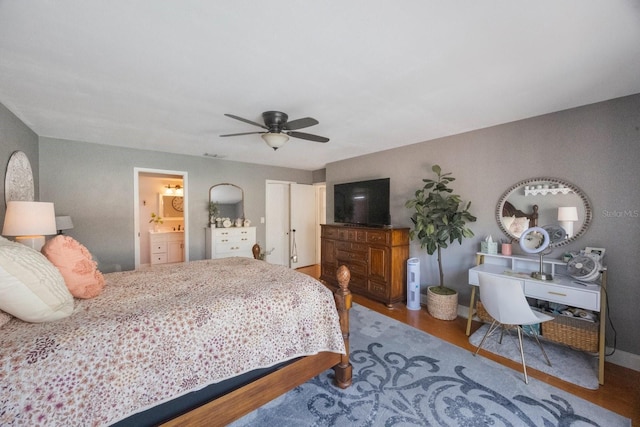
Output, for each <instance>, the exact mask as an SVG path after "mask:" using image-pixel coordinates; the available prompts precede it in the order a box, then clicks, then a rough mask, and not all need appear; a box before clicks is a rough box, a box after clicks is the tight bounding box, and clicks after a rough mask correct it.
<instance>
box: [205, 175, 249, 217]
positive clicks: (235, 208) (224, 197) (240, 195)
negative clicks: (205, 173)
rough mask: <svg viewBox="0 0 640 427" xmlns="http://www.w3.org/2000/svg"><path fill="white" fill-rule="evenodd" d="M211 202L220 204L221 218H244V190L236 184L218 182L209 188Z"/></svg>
mask: <svg viewBox="0 0 640 427" xmlns="http://www.w3.org/2000/svg"><path fill="white" fill-rule="evenodd" d="M209 202H213V203H215V204H216V205H217V206H218V217H220V218H231V219H232V220H233V219H236V218H244V191H243V190H242V188H240V187H238V186H237V185H234V184H228V183H223V184H216V185H214V186H212V187H211V188H209Z"/></svg>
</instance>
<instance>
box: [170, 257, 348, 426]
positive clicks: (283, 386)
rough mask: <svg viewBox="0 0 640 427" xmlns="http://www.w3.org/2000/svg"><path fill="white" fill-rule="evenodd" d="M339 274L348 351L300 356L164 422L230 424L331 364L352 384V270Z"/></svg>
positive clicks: (340, 379) (339, 379) (342, 383)
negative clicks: (350, 282)
mask: <svg viewBox="0 0 640 427" xmlns="http://www.w3.org/2000/svg"><path fill="white" fill-rule="evenodd" d="M259 254H260V248H259V247H258V248H257V250H256V246H254V249H253V255H254V258H258V255H259ZM336 277H337V279H338V285H339V287H338V289H336V291H335V292H334V299H335V303H336V309H337V310H338V316H339V317H340V329H341V330H342V336H343V338H344V344H345V348H346V354H337V353H329V352H322V353H319V354H317V355H314V356H306V357H303V358H300V359H297V360H296V361H294V362H293V363H290V364H288V365H286V366H284V367H282V368H281V369H279V370H277V371H274V372H272V373H270V374H268V375H266V376H264V377H261V378H259V379H257V380H255V381H253V382H251V383H249V384H247V385H245V386H243V387H240V388H238V389H236V390H234V391H232V392H230V393H228V394H225V395H224V396H221V397H219V398H217V399H215V400H212V401H210V402H209V403H206V404H204V405H202V406H200V407H198V408H195V409H193V410H192V411H190V412H187V413H186V414H184V415H181V416H179V417H177V418H174V419H172V420H170V421H168V422H166V423H164V424H162V425H163V426H166V427H169V426H176V427H177V426H217V425H221V426H222V425H227V424H229V423H231V422H232V421H235V420H237V419H239V418H241V417H242V416H244V415H246V414H248V413H249V412H251V411H253V410H255V409H258V408H259V407H260V406H262V405H264V404H266V403H268V402H270V401H271V400H273V399H275V398H276V397H278V396H280V395H282V394H284V393H286V392H287V391H289V390H292V389H293V388H295V387H297V386H299V385H301V384H304V383H305V382H307V381H309V380H310V379H311V378H313V377H315V376H316V375H318V374H320V373H322V372H324V371H326V370H327V369H330V368H333V370H334V372H335V379H334V383H335V385H337V386H338V387H340V388H347V387H349V386H350V385H351V377H352V366H351V363H350V362H349V310H350V309H351V291H349V280H350V278H351V273H350V272H349V269H348V268H347V267H346V266H344V265H343V266H340V268H338V271H337V273H336Z"/></svg>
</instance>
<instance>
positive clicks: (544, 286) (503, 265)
mask: <svg viewBox="0 0 640 427" xmlns="http://www.w3.org/2000/svg"><path fill="white" fill-rule="evenodd" d="M476 264H477V265H476V266H475V267H473V268H471V269H470V270H469V285H471V286H473V287H472V290H471V301H470V303H469V317H468V319H467V330H466V334H467V336H468V335H470V333H471V321H472V319H473V316H474V314H475V303H476V289H477V286H478V272H486V273H488V274H492V275H496V276H506V277H510V278H512V279H518V280H520V283H521V286H522V289H523V290H524V294H525V295H526V296H527V297H531V298H537V299H539V300H543V301H549V302H555V303H560V304H564V305H567V306H571V307H579V308H583V309H586V310H592V311H595V312H599V313H600V325H599V337H598V365H599V366H598V381H599V382H600V384H604V354H605V353H604V352H605V339H604V338H605V321H604V320H605V317H606V304H605V292H602V289H601V286H600V285H598V284H593V285H587V286H585V285H581V284H578V283H576V281H575V280H574V279H573V278H571V277H570V276H569V275H567V274H566V267H565V263H564V262H562V261H561V260H556V259H544V271H545V272H548V273H551V274H552V275H553V280H546V281H543V280H537V279H534V278H532V277H531V272H532V271H538V270H539V267H540V258H539V257H537V256H536V257H526V256H505V255H489V254H486V253H478V254H477V255H476ZM602 288H604V289H605V291H606V269H604V270H603V274H602Z"/></svg>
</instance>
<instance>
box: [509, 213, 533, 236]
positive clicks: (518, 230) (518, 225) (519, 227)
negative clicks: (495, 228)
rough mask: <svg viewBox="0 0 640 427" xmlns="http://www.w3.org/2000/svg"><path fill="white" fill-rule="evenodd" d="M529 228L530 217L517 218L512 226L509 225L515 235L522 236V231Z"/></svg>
mask: <svg viewBox="0 0 640 427" xmlns="http://www.w3.org/2000/svg"><path fill="white" fill-rule="evenodd" d="M528 228H529V218H527V217H522V218H515V219H514V220H513V222H512V223H511V227H509V231H510V232H511V233H513V235H514V236H516V237H520V236H521V235H522V233H524V232H525V230H527V229H528Z"/></svg>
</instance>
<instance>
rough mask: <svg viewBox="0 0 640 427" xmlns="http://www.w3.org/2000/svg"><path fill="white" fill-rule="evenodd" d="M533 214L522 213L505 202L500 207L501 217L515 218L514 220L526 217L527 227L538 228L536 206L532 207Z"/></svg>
mask: <svg viewBox="0 0 640 427" xmlns="http://www.w3.org/2000/svg"><path fill="white" fill-rule="evenodd" d="M532 210H533V212H531V213H526V212H522V211H521V210H519V209H516V208H515V207H514V206H513V205H512V204H511V203H509V202H507V201H506V200H505V202H504V205H503V206H502V216H503V217H505V216H515V217H516V218H522V217H526V218H529V227H537V226H538V205H533V207H532Z"/></svg>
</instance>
